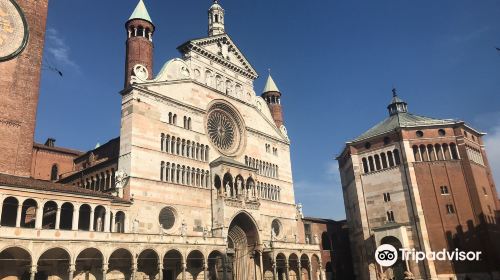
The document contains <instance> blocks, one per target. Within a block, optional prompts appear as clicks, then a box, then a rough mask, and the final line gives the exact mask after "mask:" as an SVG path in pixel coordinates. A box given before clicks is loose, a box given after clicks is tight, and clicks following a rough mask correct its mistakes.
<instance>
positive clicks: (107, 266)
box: [102, 263, 109, 272]
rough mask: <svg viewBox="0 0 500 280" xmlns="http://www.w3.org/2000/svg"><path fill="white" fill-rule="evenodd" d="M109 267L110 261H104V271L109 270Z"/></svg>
mask: <svg viewBox="0 0 500 280" xmlns="http://www.w3.org/2000/svg"><path fill="white" fill-rule="evenodd" d="M108 269H109V264H108V263H103V264H102V271H103V272H104V271H108Z"/></svg>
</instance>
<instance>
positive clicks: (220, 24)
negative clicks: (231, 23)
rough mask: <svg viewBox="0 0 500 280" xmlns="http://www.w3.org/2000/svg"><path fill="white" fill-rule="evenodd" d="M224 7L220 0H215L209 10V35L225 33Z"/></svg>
mask: <svg viewBox="0 0 500 280" xmlns="http://www.w3.org/2000/svg"><path fill="white" fill-rule="evenodd" d="M224 33H226V31H224V9H223V8H222V6H221V5H220V4H219V1H218V0H214V3H213V4H212V6H210V9H209V10H208V36H216V35H220V34H224Z"/></svg>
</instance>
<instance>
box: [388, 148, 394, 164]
mask: <svg viewBox="0 0 500 280" xmlns="http://www.w3.org/2000/svg"><path fill="white" fill-rule="evenodd" d="M387 158H388V159H389V167H393V166H394V157H393V156H392V152H391V151H388V152H387Z"/></svg>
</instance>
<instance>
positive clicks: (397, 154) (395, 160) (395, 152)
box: [393, 149, 401, 165]
mask: <svg viewBox="0 0 500 280" xmlns="http://www.w3.org/2000/svg"><path fill="white" fill-rule="evenodd" d="M393 153H394V163H396V165H400V164H401V159H400V158H399V150H398V149H394V151H393Z"/></svg>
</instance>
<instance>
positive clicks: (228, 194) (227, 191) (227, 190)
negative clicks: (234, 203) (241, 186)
mask: <svg viewBox="0 0 500 280" xmlns="http://www.w3.org/2000/svg"><path fill="white" fill-rule="evenodd" d="M229 188H230V187H229V182H227V183H226V186H225V191H226V196H231V193H230V192H229Z"/></svg>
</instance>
